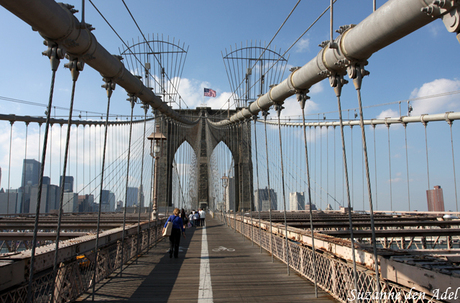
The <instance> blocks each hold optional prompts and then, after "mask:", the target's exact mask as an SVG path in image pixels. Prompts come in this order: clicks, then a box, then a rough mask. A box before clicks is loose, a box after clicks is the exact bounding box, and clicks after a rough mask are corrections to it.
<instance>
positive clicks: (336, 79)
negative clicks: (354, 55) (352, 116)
mask: <svg viewBox="0 0 460 303" xmlns="http://www.w3.org/2000/svg"><path fill="white" fill-rule="evenodd" d="M329 80H330V83H331V86H332V87H333V88H334V91H335V94H336V96H337V105H338V110H339V127H340V135H341V138H342V156H343V170H344V176H345V187H346V189H347V201H348V220H349V224H350V226H349V228H350V241H351V254H352V259H353V284H354V289H356V290H357V289H358V280H357V279H358V277H357V273H356V256H355V239H354V237H353V221H352V215H351V200H350V185H349V181H348V166H347V153H346V150H345V135H344V132H343V119H342V105H341V101H340V95H341V93H342V86H343V84H345V83H346V82H345V81H346V80H345V79H343V75H338V74H336V75H333V76H331V77H330V78H329Z"/></svg>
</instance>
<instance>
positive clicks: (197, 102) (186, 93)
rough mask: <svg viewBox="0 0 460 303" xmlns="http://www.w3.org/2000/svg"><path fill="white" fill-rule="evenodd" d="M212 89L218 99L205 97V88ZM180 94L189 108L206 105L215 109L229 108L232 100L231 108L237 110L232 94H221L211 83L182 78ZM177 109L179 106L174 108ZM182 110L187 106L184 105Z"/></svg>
mask: <svg viewBox="0 0 460 303" xmlns="http://www.w3.org/2000/svg"><path fill="white" fill-rule="evenodd" d="M205 87H206V88H211V89H214V90H215V91H216V95H217V96H216V97H214V98H212V97H204V88H205ZM179 93H180V95H181V97H182V99H183V100H184V101H185V104H187V106H188V107H189V108H196V107H199V106H202V105H204V104H206V106H208V107H211V108H213V109H220V108H224V109H226V108H228V100H229V99H230V108H235V105H234V104H233V101H232V100H233V99H232V98H231V97H232V94H231V93H230V92H220V90H219V89H217V88H213V86H212V84H211V83H209V82H201V81H198V80H195V79H187V78H182V79H181V80H180V87H179ZM174 107H175V108H177V107H178V105H175V106H174ZM182 108H185V106H184V105H183V104H182Z"/></svg>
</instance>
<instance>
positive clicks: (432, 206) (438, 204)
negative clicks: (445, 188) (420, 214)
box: [426, 185, 444, 211]
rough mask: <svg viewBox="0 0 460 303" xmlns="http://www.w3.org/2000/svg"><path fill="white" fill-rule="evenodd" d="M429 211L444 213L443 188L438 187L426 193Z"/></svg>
mask: <svg viewBox="0 0 460 303" xmlns="http://www.w3.org/2000/svg"><path fill="white" fill-rule="evenodd" d="M426 200H427V203H428V211H444V194H443V192H442V188H441V186H439V185H436V186H435V187H434V189H429V190H427V191H426Z"/></svg>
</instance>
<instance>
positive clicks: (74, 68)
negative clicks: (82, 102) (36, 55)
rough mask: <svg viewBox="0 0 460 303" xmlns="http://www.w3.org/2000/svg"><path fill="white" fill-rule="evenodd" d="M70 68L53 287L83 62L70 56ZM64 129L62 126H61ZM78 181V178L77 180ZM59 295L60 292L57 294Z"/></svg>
mask: <svg viewBox="0 0 460 303" xmlns="http://www.w3.org/2000/svg"><path fill="white" fill-rule="evenodd" d="M64 66H65V67H68V68H69V69H70V72H71V75H72V93H71V96H70V109H69V118H68V120H67V133H66V141H65V142H66V143H65V150H64V166H63V168H62V177H61V191H60V196H59V197H60V198H59V214H58V224H57V229H56V246H55V250H54V265H53V280H52V285H51V289H55V288H54V283H55V281H56V274H57V270H58V257H59V237H60V234H61V221H62V212H63V211H62V208H63V205H64V187H65V185H64V184H65V176H66V174H67V160H68V154H69V144H70V130H71V126H72V112H73V104H74V100H75V86H76V83H77V79H78V75H79V73H80V71H81V70H82V69H83V64H82V62H80V63H79V61H78V59H77V58H74V57H70V61H69V63H67V64H65V65H64ZM61 129H62V126H61ZM77 183H78V180H77ZM54 295H55V293H54V291H53V292H51V302H53V300H54ZM56 295H59V294H56Z"/></svg>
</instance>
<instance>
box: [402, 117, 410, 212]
mask: <svg viewBox="0 0 460 303" xmlns="http://www.w3.org/2000/svg"><path fill="white" fill-rule="evenodd" d="M403 125H404V140H405V149H406V178H407V205H408V207H409V211H410V187H409V153H408V151H407V123H404V124H403Z"/></svg>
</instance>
